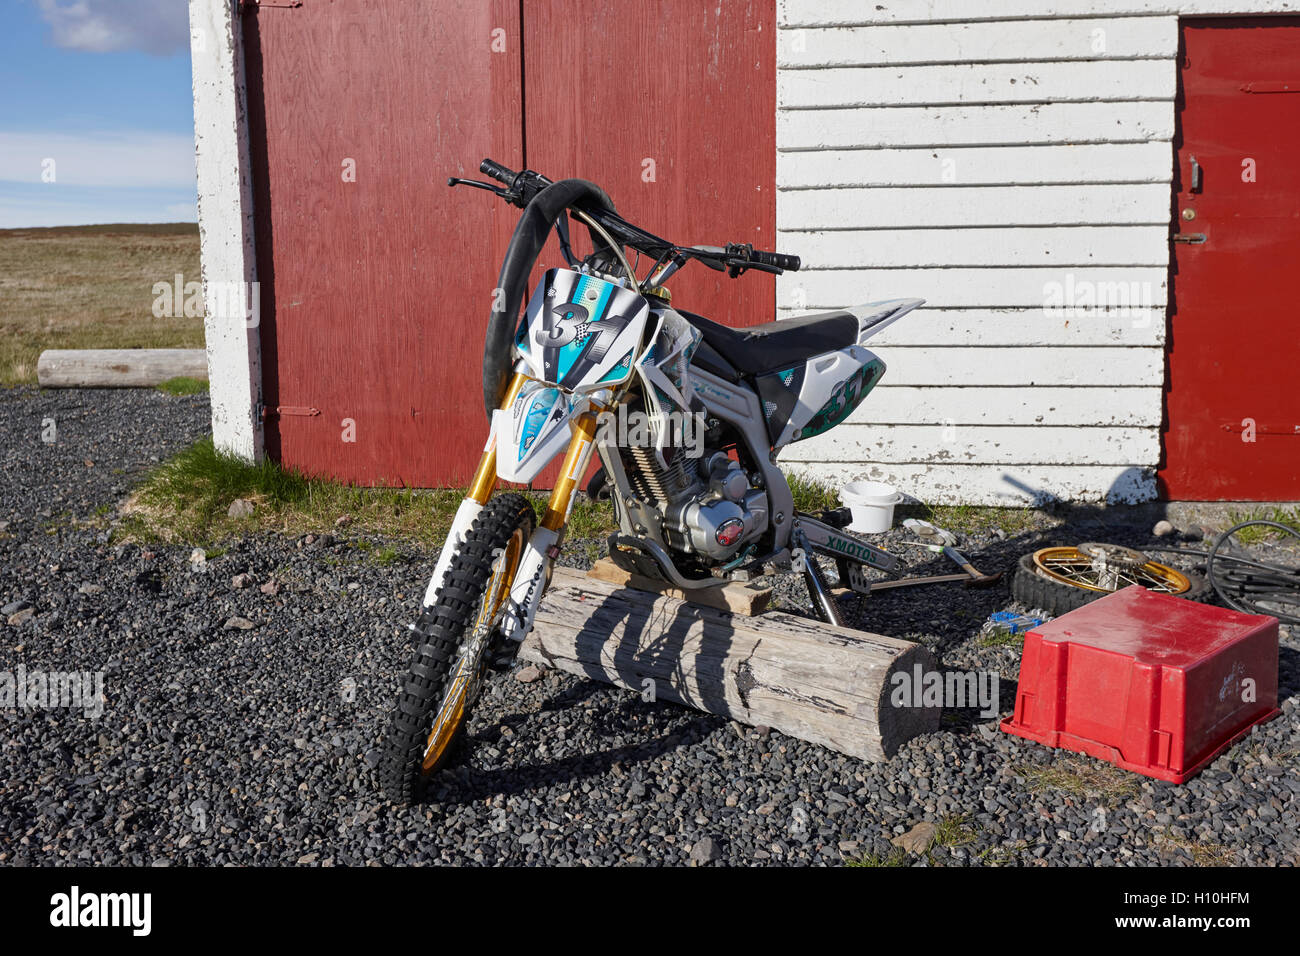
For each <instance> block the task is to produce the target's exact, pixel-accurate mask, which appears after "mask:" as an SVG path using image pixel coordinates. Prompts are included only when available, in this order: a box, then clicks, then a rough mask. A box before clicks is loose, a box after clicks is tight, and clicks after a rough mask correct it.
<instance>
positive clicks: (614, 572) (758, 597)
mask: <svg viewBox="0 0 1300 956" xmlns="http://www.w3.org/2000/svg"><path fill="white" fill-rule="evenodd" d="M587 575H588V576H589V577H593V578H595V579H596V580H598V581H607V582H609V583H610V584H613V585H614V586H615V587H620V588H635V589H636V590H638V591H649V592H650V593H652V594H664V595H667V596H668V597H672V598H677V599H678V600H679V601H686V602H687V603H689V604H702V605H704V606H705V607H713V608H717V609H718V610H720V611H731V612H733V613H735V614H744V615H745V616H746V617H753V616H754V615H755V614H762V613H763V612H764V611H766V610H767V607H768V605H769V604H771V603H772V589H771V588H757V587H749V586H747V585H744V584H740V583H737V582H735V581H728V582H726V583H725V584H719V585H718V586H717V587H715V588H699V589H697V590H692V591H683V590H681V589H679V588H675V587H673V586H672V585H670V584H665V583H663V582H660V581H655V580H653V579H652V578H646V577H642V576H641V575H639V574H633V573H632V572H631V571H625V570H623V569H622V568H620V567H619V566H618V565H617V564H615V563H614V562H613V561H611V560H610V559H609V558H601V559H600V560H599V561H597V562H596V563H595V564H594V565H592V568H591V570H590V571H588V572H587Z"/></svg>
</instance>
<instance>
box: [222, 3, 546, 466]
mask: <svg viewBox="0 0 1300 956" xmlns="http://www.w3.org/2000/svg"><path fill="white" fill-rule="evenodd" d="M244 10H245V12H244V14H243V16H244V24H243V26H244V30H243V35H244V49H245V56H246V59H247V75H248V83H249V94H248V101H249V113H250V117H249V119H250V140H251V144H252V160H253V168H254V179H255V183H254V189H255V192H254V204H255V209H256V217H257V229H256V241H257V256H258V274H259V280H260V282H261V284H262V288H261V302H262V347H263V355H262V361H263V381H264V397H265V402H266V406H267V419H266V439H267V451H268V454H270V456H271V457H272V458H274V459H276V460H278V461H280V462H282V463H283V464H285V465H291V466H294V467H297V468H300V469H303V470H305V471H308V472H311V473H318V474H325V475H329V476H331V477H335V478H340V479H343V480H346V481H354V482H357V483H360V484H382V485H414V486H429V485H439V484H464V483H466V482H467V481H468V480H469V477H470V476H471V475H472V473H473V469H474V465H475V463H476V462H477V461H478V456H479V454H480V453H481V451H482V448H483V442H484V439H485V437H486V428H487V423H486V418H485V416H484V414H483V397H482V395H483V388H482V383H481V379H482V376H481V372H480V363H481V356H482V351H483V331H484V327H485V326H486V323H487V316H488V313H489V311H490V309H491V305H492V298H491V297H492V289H493V287H494V286H495V285H496V280H497V272H498V269H499V268H500V264H501V258H502V256H503V255H504V253H505V245H506V243H507V242H508V240H509V237H510V232H511V230H512V229H513V228H514V223H515V221H516V219H517V214H516V213H514V211H513V210H509V209H507V208H506V207H505V205H504V204H503V203H501V202H499V201H498V200H496V199H495V198H493V197H491V196H489V195H488V194H486V193H482V192H478V191H471V190H469V189H464V188H461V189H449V188H448V187H447V185H446V182H447V177H448V176H449V175H462V176H472V177H477V176H478V164H479V161H480V160H481V159H482V158H483V157H484V156H493V157H496V158H497V159H500V160H501V161H502V162H512V161H513V162H518V161H519V160H520V159H521V158H522V140H523V130H522V123H523V118H522V114H521V113H520V109H519V62H520V56H519V45H518V44H519V4H518V2H517V0H486V2H485V0H437V2H420V3H408V2H398V0H389V2H382V3H359V2H348V3H313V2H307V3H304V4H303V5H302V6H300V7H272V6H266V5H264V6H252V5H248V6H246V7H245V8H244Z"/></svg>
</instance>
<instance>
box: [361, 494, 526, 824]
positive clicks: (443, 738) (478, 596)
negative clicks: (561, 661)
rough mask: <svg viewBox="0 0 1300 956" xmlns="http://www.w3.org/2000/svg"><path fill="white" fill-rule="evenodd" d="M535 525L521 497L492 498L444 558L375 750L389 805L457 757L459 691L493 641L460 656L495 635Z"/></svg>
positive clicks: (463, 703) (462, 697) (415, 791)
mask: <svg viewBox="0 0 1300 956" xmlns="http://www.w3.org/2000/svg"><path fill="white" fill-rule="evenodd" d="M535 524H536V516H535V515H534V513H533V506H532V505H531V504H530V503H529V501H528V499H527V498H525V497H524V496H523V495H518V494H503V495H498V496H496V497H494V498H493V499H492V500H491V501H489V502H488V504H487V505H486V506H485V507H484V508H483V511H482V512H481V513H480V514H479V516H478V517H477V518H476V519H475V520H474V524H473V525H472V526H471V527H470V530H469V532H468V534H466V536H465V539H464V540H463V541H462V542H461V544H460V547H459V548H457V550H456V552H455V553H454V554H453V555H452V559H451V564H450V565H449V566H448V568H447V573H446V576H445V577H444V578H443V581H442V587H441V589H440V590H439V592H438V600H437V602H436V603H435V604H433V605H431V606H429V607H426V608H424V610H423V611H422V612H421V613H420V617H419V620H417V621H416V624H415V641H416V643H417V646H416V650H415V656H414V658H413V660H412V661H411V666H410V670H409V672H408V674H407V676H406V678H405V680H403V681H402V686H401V690H400V691H399V693H398V698H397V705H396V707H395V708H394V709H393V715H392V719H391V721H390V724H389V729H388V732H387V735H386V736H385V738H384V743H383V747H382V748H381V752H382V756H381V759H380V764H379V784H380V787H381V788H382V789H383V791H384V794H385V796H387V797H388V798H389V799H390V800H392V801H394V802H396V803H416V802H418V801H419V800H420V799H421V798H422V797H423V795H424V790H425V787H426V786H427V785H428V783H429V781H430V780H431V779H432V778H433V777H434V775H435V774H437V773H438V771H439V770H441V769H443V768H444V767H446V766H448V765H450V764H451V763H452V762H454V760H455V759H456V757H457V756H458V754H459V752H460V751H461V750H462V749H463V745H464V737H465V726H466V724H467V723H468V720H469V714H470V710H471V708H472V707H473V704H474V700H473V697H472V695H470V696H468V697H467V696H466V694H465V689H464V688H465V685H466V684H467V683H468V684H469V685H470V686H471V687H472V686H473V685H475V684H477V682H478V681H480V680H481V679H482V677H483V671H484V670H485V662H486V659H487V658H488V657H489V656H490V655H491V653H492V644H493V642H494V641H495V640H496V638H495V636H492V637H490V638H489V639H488V640H485V641H483V642H482V648H481V649H480V652H479V653H478V654H477V655H475V659H473V660H470V659H468V658H467V657H466V656H465V655H464V654H463V653H462V651H463V650H467V649H468V647H469V645H470V644H471V643H472V638H473V635H474V633H475V630H476V629H477V628H481V627H484V626H492V627H493V628H495V625H496V623H497V621H498V620H499V615H500V613H501V608H502V606H503V605H502V602H503V600H504V598H505V597H508V595H509V591H510V584H511V582H512V581H513V580H514V576H515V571H516V570H517V569H518V567H519V560H520V558H521V556H522V555H523V550H524V545H526V544H527V543H528V539H529V537H531V535H532V533H533V528H534V526H535ZM496 556H500V561H497V560H496Z"/></svg>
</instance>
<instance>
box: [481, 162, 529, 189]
mask: <svg viewBox="0 0 1300 956" xmlns="http://www.w3.org/2000/svg"><path fill="white" fill-rule="evenodd" d="M478 171H479V172H480V173H482V174H483V175H485V176H491V177H492V178H493V179H495V180H496V181H497V182H499V183H503V184H505V185H506V186H511V185H514V181H515V178H516V177H517V176H518V175H519V174H518V173H516V172H514V171H512V170H511V169H510V168H509V167H508V166H502V165H501V164H500V163H498V162H496V161H494V160H491V159H485V160H483V162H481V163H479V164H478Z"/></svg>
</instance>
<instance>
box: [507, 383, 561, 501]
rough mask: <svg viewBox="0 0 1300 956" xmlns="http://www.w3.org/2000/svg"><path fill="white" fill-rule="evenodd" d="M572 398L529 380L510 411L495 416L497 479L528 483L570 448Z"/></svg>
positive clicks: (556, 389)
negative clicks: (570, 400) (570, 401)
mask: <svg viewBox="0 0 1300 956" xmlns="http://www.w3.org/2000/svg"><path fill="white" fill-rule="evenodd" d="M571 418H572V407H571V406H570V403H569V398H568V396H567V395H565V394H564V393H563V392H561V391H560V390H559V389H558V388H555V387H554V386H551V385H547V384H546V383H544V382H537V381H530V382H528V383H527V384H525V385H524V387H523V388H521V389H520V390H519V394H518V395H517V396H516V397H515V400H514V402H513V403H511V405H510V407H508V408H499V409H497V410H496V411H494V412H493V413H492V440H493V441H494V442H496V449H497V477H498V478H500V479H501V480H502V481H513V482H515V483H517V484H527V483H528V482H530V481H532V480H533V479H534V478H536V477H537V476H538V475H539V474H541V471H542V469H543V468H545V467H546V466H547V465H549V464H550V463H551V462H552V461H554V460H555V457H556V456H557V455H559V454H560V453H561V452H563V451H564V450H565V449H566V448H568V447H569V441H570V439H571V438H572V435H571V434H570V431H569V421H570V419H571Z"/></svg>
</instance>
